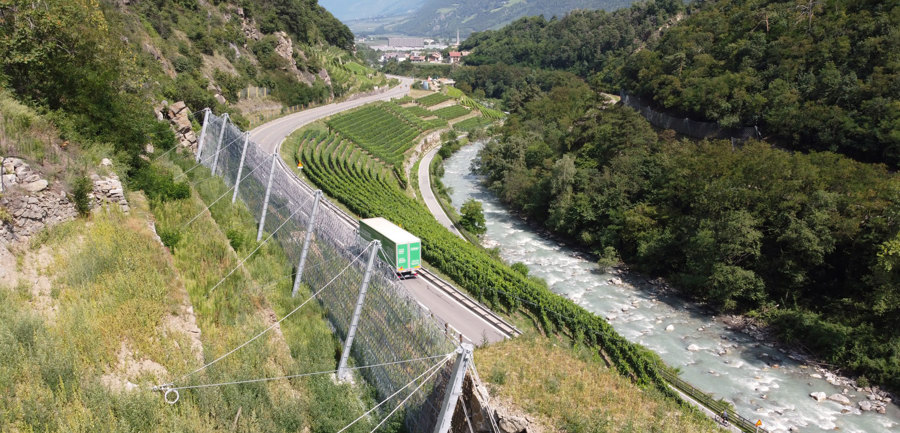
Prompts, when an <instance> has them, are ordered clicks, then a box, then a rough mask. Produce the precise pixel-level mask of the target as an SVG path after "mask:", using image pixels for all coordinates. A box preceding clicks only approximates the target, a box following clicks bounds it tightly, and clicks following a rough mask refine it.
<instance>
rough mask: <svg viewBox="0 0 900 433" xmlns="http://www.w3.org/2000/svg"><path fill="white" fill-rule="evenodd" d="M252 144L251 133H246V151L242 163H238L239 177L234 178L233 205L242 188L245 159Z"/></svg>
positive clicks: (242, 154) (242, 156) (243, 152)
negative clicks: (248, 145)
mask: <svg viewBox="0 0 900 433" xmlns="http://www.w3.org/2000/svg"><path fill="white" fill-rule="evenodd" d="M249 143H250V133H249V132H245V133H244V150H242V151H241V162H240V163H238V172H237V176H236V177H235V178H234V194H231V204H234V201H235V200H237V196H238V188H239V187H240V186H241V173H243V171H244V158H245V157H246V156H247V144H249Z"/></svg>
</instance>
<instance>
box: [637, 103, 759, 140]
mask: <svg viewBox="0 0 900 433" xmlns="http://www.w3.org/2000/svg"><path fill="white" fill-rule="evenodd" d="M621 96H622V103H623V104H625V105H627V106H629V107H631V108H633V109H635V110H637V111H639V112H640V113H641V115H642V116H644V118H645V119H647V121H648V122H650V124H651V125H653V126H655V127H657V128H661V129H671V130H673V131H675V132H678V133H680V134H684V135H687V136H689V137H694V138H725V139H727V138H733V139H735V140H747V139H750V138H759V137H760V133H759V130H758V129H757V128H756V127H755V126H745V127H742V128H727V127H724V126H722V125H719V124H718V123H716V122H701V121H698V120H691V119H688V118H687V117H675V116H673V115H671V114H667V113H663V112H662V111H658V110H656V109H654V108H653V107H652V106H651V105H650V103H648V102H647V101H645V100H643V99H642V98H640V97H638V96H634V95H629V94H627V93H625V92H622V93H621Z"/></svg>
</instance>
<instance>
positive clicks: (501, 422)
mask: <svg viewBox="0 0 900 433" xmlns="http://www.w3.org/2000/svg"><path fill="white" fill-rule="evenodd" d="M463 405H465V410H463ZM511 412H512V411H511V410H509V409H507V408H504V407H502V406H501V404H500V403H498V402H496V401H495V402H491V396H490V394H489V393H488V389H487V387H486V386H484V384H483V383H481V382H480V381H479V380H477V379H475V378H473V377H472V375H471V374H466V377H465V379H464V380H463V393H462V397H461V399H460V403H459V404H457V405H456V411H455V412H454V413H453V422H452V424H451V431H452V432H453V433H469V432H470V430H469V425H471V426H472V429H471V431H473V432H475V433H493V432H496V431H497V429H496V428H494V426H497V427H498V428H499V429H500V431H501V432H504V433H525V432H531V433H541V432H542V431H543V428H541V426H540V425H538V424H536V423H534V422H533V421H532V420H530V419H528V417H526V416H525V415H524V414H521V413H520V414H513V413H511ZM466 414H468V415H469V420H468V422H466Z"/></svg>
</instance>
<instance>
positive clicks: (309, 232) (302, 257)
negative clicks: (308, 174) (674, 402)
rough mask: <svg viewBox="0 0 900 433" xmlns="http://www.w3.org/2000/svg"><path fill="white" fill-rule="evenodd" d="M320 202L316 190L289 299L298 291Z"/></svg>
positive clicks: (319, 191) (319, 196)
mask: <svg viewBox="0 0 900 433" xmlns="http://www.w3.org/2000/svg"><path fill="white" fill-rule="evenodd" d="M321 200H322V190H320V189H317V190H316V193H315V196H314V197H313V209H312V213H310V214H309V222H308V223H307V224H306V239H304V240H303V250H302V251H300V261H299V262H297V276H295V277H294V288H293V289H291V297H296V296H297V291H298V290H299V289H300V278H301V277H302V276H303V268H304V266H306V255H307V253H309V243H310V241H311V240H312V235H313V225H314V224H315V222H316V213H318V211H319V201H321Z"/></svg>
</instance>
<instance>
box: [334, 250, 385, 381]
mask: <svg viewBox="0 0 900 433" xmlns="http://www.w3.org/2000/svg"><path fill="white" fill-rule="evenodd" d="M369 248H371V249H372V251H370V252H369V264H368V265H366V275H365V276H364V277H363V281H362V285H360V286H359V299H357V301H356V308H355V309H354V310H353V318H352V319H351V320H350V328H348V330H347V341H345V342H344V350H342V351H341V361H340V362H338V372H337V378H338V380H339V381H341V382H343V381H346V380H347V379H349V375H350V371H349V370H347V360H348V359H349V358H350V348H351V347H353V338H354V337H356V328H357V327H358V326H359V315H360V313H362V307H363V302H365V301H366V291H367V290H368V289H369V280H371V279H372V267H373V266H374V265H375V256H377V255H378V251H379V250H380V249H381V242H379V241H377V240H374V241H372V242H371V243H369Z"/></svg>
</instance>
